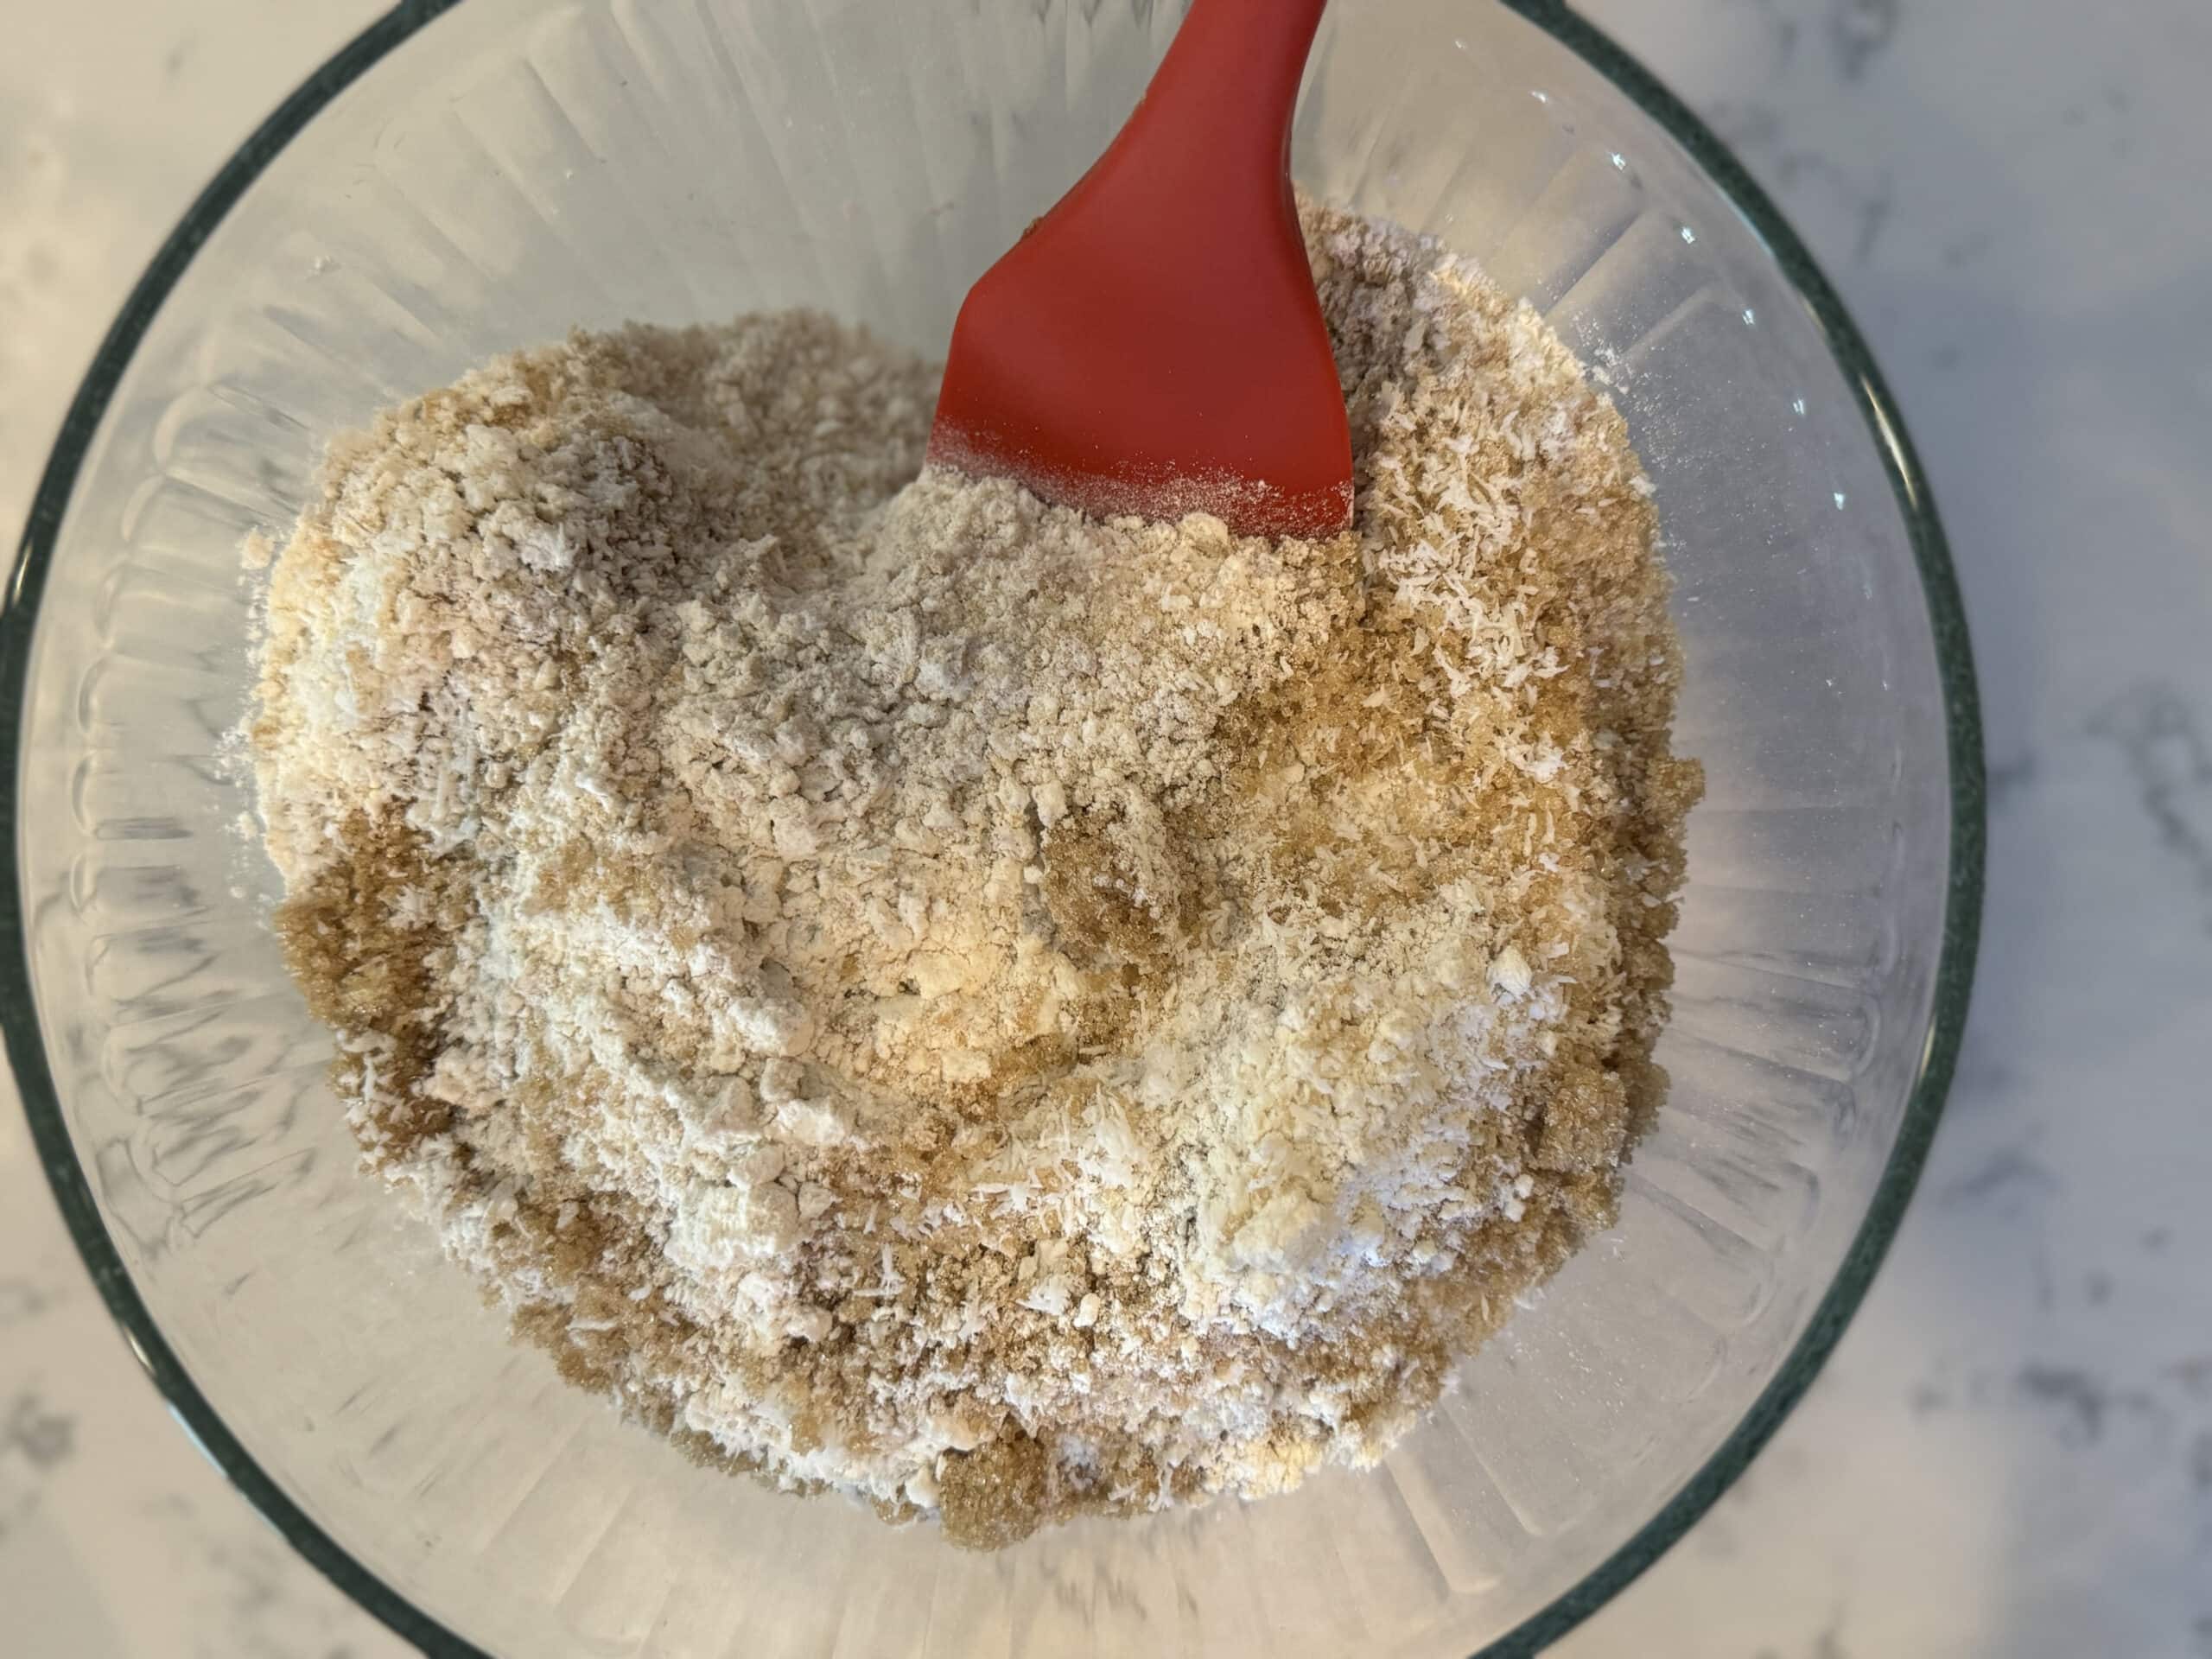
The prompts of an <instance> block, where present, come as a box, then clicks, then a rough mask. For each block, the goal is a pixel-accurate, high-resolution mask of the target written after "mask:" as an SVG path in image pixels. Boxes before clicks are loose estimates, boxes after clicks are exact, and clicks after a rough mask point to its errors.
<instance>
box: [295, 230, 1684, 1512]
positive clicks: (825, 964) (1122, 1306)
mask: <svg viewBox="0 0 2212 1659" xmlns="http://www.w3.org/2000/svg"><path fill="white" fill-rule="evenodd" d="M1306 228H1307V234H1308V241H1309V245H1311V247H1312V250H1313V263H1314V269H1315V273H1316V277H1317V280H1318V283H1319V289H1320V292H1321V296H1322V300H1323V304H1324V308H1325V312H1326V314H1327V315H1328V318H1329V321H1330V324H1331V327H1332V332H1333V335H1334V339H1335V343H1336V348H1337V354H1338V362H1339V364H1340V365H1341V368H1342V372H1343V378H1344V388H1345V393H1346V397H1347V402H1348V405H1349V407H1350V410H1351V419H1352V427H1353V434H1354V440H1355V449H1356V454H1357V457H1358V474H1357V526H1356V529H1355V530H1354V531H1352V532H1351V533H1349V534H1347V535H1345V536H1343V537H1338V538H1336V539H1334V540H1332V541H1327V542H1318V543H1302V542H1295V541H1286V542H1280V543H1268V542H1265V541H1259V540H1250V539H1238V538H1236V537H1231V536H1230V534H1229V533H1228V532H1227V531H1225V530H1224V527H1223V526H1222V524H1220V523H1219V522H1218V521H1217V520H1214V519H1211V518H1205V517H1204V516H1193V517H1191V518H1185V519H1184V520H1183V521H1182V522H1181V523H1179V524H1147V523H1143V522H1139V521H1136V520H1114V521H1111V522H1100V521H1096V520H1092V519H1088V518H1084V517H1082V516H1080V515H1078V514H1076V513H1073V512H1068V511H1066V510H1064V509H1058V508H1054V507H1051V506H1048V505H1045V504H1043V503H1041V502H1039V500H1037V499H1034V498H1033V497H1031V496H1029V495H1028V494H1027V493H1024V492H1023V491H1021V490H1020V489H1019V488H1017V487H1015V486H1012V485H1010V484H1007V483H1005V482H1002V481H976V480H968V479H965V478H962V477H959V476H957V475H954V474H949V473H946V472H944V471H942V470H938V469H931V470H928V471H922V472H920V474H919V476H917V472H918V469H919V468H920V466H921V461H922V452H923V448H924V445H925V439H926V437H927V434H928V427H929V420H930V413H931V404H932V397H933V391H934V377H933V371H932V370H931V368H930V367H929V366H928V365H924V364H922V363H919V362H917V361H914V360H912V359H908V358H906V357H904V356H902V355H900V354H899V353H894V352H893V351H890V350H888V349H887V348H885V347H883V346H880V345H878V344H876V343H875V342H874V341H873V340H871V339H870V338H869V337H868V336H867V335H866V334H863V333H861V332H859V331H857V330H855V329H851V328H849V327H842V326H841V325H839V324H837V323H835V322H833V321H829V320H828V319H826V318H823V317H821V316H819V315H812V314H807V313H785V314H778V315H758V316H750V317H746V318H741V319H740V320H739V321H736V322H734V323H733V324H731V325H729V326H728V327H716V328H693V329H688V330H680V331H671V330H664V329H652V328H644V327H632V328H628V329H625V330H622V331H620V332H619V333H615V334H607V335H587V334H576V335H574V336H572V337H571V338H570V339H569V340H568V341H567V342H566V343H565V344H563V345H561V346H555V347H551V348H549V349H544V350H539V351H534V352H529V353H522V354H519V355H516V356H512V357H509V358H505V359H501V360H499V362H497V363H494V364H493V365H490V366H489V367H486V368H485V369H483V370H481V371H479V372H475V373H474V374H471V375H469V376H468V377H467V378H465V379H463V380H462V381H461V383H460V384H459V385H455V386H454V387H453V388H451V389H450V390H448V391H441V392H437V393H435V394H432V395H431V396H429V397H424V398H421V399H418V400H416V402H414V403H411V404H407V405H405V406H404V407H402V408H399V409H397V410H392V411H391V412H389V413H387V414H386V415H385V416H382V417H381V418H380V419H379V420H378V422H377V423H376V425H375V427H374V429H372V431H370V432H368V433H366V434H363V435H356V436H353V437H350V438H348V439H346V440H344V441H341V442H340V443H339V444H337V445H335V446H334V448H333V452H332V454H331V457H330V460H329V462H328V465H327V470H326V474H325V485H324V493H323V494H322V496H321V499H319V500H318V501H316V502H315V504H314V505H312V506H311V507H310V508H309V509H308V512H306V513H305V515H304V516H303V517H302V520H301V523H300V524H299V525H298V527H297V529H296V532H295V533H294V535H293V537H291V539H290V542H289V545H287V546H286V547H285V548H284V549H283V551H282V553H281V555H280V556H277V559H276V561H275V564H274V568H273V572H272V575H271V578H270V596H269V606H268V633H267V639H266V642H265V648H264V657H263V673H262V678H261V682H260V685H259V696H258V702H257V713H256V716H255V718H254V721H253V722H252V726H251V743H252V747H253V753H254V754H255V757H256V764H257V782H258V785H259V794H260V801H261V807H262V812H263V816H264V825H265V834H266V842H267V845H268V848H269V851H270V855H271V856H272V857H273V858H274V859H275V861H277V865H278V867H279V868H280V869H281V871H282V873H283V876H284V879H285V882H286V892H287V895H288V896H287V899H286V901H285V903H284V905H283V908H282V910H281V911H280V912H279V918H278V920H279V925H280V929H281V931H282V932H283V937H284V939H285V943H286V944H287V948H288V951H289V960H290V962H291V964H292V967H293V969H294V971H295V973H296V976H298V978H299V979H300V981H301V982H302V985H303V987H304V988H305V989H306V991H307V993H308V997H309V1000H310V1001H311V1004H312V1005H313V1007H315V1011H316V1013H317V1014H318V1015H319V1016H320V1017H321V1018H322V1019H323V1020H326V1021H327V1022H328V1023H329V1024H330V1025H331V1026H332V1027H334V1029H335V1030H336V1032H337V1033H339V1047H340V1059H339V1062H338V1066H337V1076H338V1079H339V1083H340V1088H341V1091H342V1093H343V1094H344V1095H345V1096H346V1098H347V1099H348V1101H349V1103H350V1105H351V1110H352V1114H353V1122H354V1124H355V1126H356V1128H357V1130H358V1132H359V1135H360V1138H361V1141H362V1143H363V1145H364V1147H365V1148H366V1151H367V1154H368V1157H369V1160H370V1161H371V1162H372V1164H373V1165H374V1166H375V1167H377V1168H378V1169H379V1170H381V1171H382V1172H383V1173H384V1174H385V1175H386V1176H387V1177H388V1178H390V1179H391V1180H392V1181H393V1182H394V1183H395V1184H397V1185H399V1186H401V1187H402V1188H404V1189H405V1190H407V1191H408V1192H411V1193H412V1194H413V1196H414V1198H415V1199H416V1202H418V1203H419V1204H420V1205H422V1206H423V1208H424V1209H425V1210H426V1211H427V1212H428V1213H429V1214H430V1215H431V1216H432V1217H435V1219H436V1220H437V1222H438V1223H439V1224H440V1225H441V1226H442V1228H443V1230H444V1233H445V1236H446V1238H447V1240H448V1244H449V1246H450V1248H451V1249H452V1250H453V1251H454V1254H455V1255H457V1256H458V1257H459V1258H460V1259H461V1261H463V1262H466V1263H467V1265H468V1266H469V1267H470V1268H473V1269H474V1271H475V1272H476V1273H477V1274H479V1275H480V1277H481V1278H482V1279H483V1281H485V1283H486V1285H487V1287H489V1288H490V1289H491V1290H492V1291H493V1293H494V1294H496V1295H497V1297H498V1298H499V1300H501V1302H502V1303H503V1304H504V1306H505V1307H506V1309H507V1310H508V1311H509V1313H510V1314H511V1315H512V1318H513V1319H514V1321H515V1323H516V1325H517V1327H518V1330H519V1331H520V1332H522V1333H523V1334H524V1335H525V1336H527V1337H528V1338H530V1339H531V1340H533V1341H535V1342H537V1343H539V1344H543V1346H544V1347H546V1348H547V1349H548V1350H549V1351H551V1352H552V1354H553V1355H554V1356H555V1357H556V1359H557V1360H558V1361H559V1363H561V1365H562V1367H563V1370H565V1371H566V1372H567V1374H569V1376H571V1377H573V1378H575V1380H577V1381H579V1382H581V1383H586V1384H588V1385H589V1386H591V1387H593V1388H594V1389H601V1390H605V1391H607V1392H608V1393H609V1394H611V1395H613V1397H615V1398H616V1399H617V1400H618V1401H619V1402H620V1403H621V1404H622V1405H623V1406H624V1408H626V1409H627V1410H629V1411H630V1412H632V1413H633V1414H636V1415H637V1416H639V1417H640V1418H641V1419H643V1420H644V1421H646V1422H648V1423H649V1424H651V1425H652V1426H653V1427H657V1428H658V1429H659V1430H661V1431H662V1432H664V1433H668V1434H669V1435H671V1436H672V1437H673V1438H675V1439H677V1440H678V1441H679V1442H681V1443H683V1444H684V1445H685V1446H688V1447H689V1448H690V1450H692V1451H693V1452H696V1454H698V1455H700V1456H702V1457H703V1458H708V1459H713V1460H716V1461H719V1462H723V1463H727V1464H729V1465H734V1466H739V1467H743V1468H747V1469H750V1470H753V1471H757V1472H759V1473H760V1474H761V1475H762V1476H764V1477H765V1478H769V1479H771V1480H772V1481H775V1482H777V1483H779V1484H783V1485H785V1486H789V1487H794V1488H813V1487H817V1486H820V1487H831V1488H836V1489H839V1490H842V1491H847V1492H850V1493H854V1494H857V1495H859V1496H861V1497H865V1498H868V1499H869V1500H872V1501H873V1502H874V1503H875V1504H876V1505H877V1506H878V1508H879V1509H880V1511H881V1512H882V1513H884V1514H885V1515H886V1516H887V1517H891V1518H905V1517H911V1516H914V1515H916V1514H920V1513H926V1514H933V1515H936V1516H940V1517H941V1518H942V1520H943V1522H944V1526H945V1528H946V1529H947V1531H948V1532H949V1533H950V1535H952V1536H954V1537H955V1538H956V1539H958V1540H960V1541H963V1542H968V1543H971V1544H976V1545H983V1546H988V1545H993V1544H998V1543H1003V1542H1006V1541H1010V1540H1012V1539H1014V1538H1017V1537H1019V1536H1020V1535H1023V1534H1024V1533H1026V1532H1027V1531H1028V1530H1030V1529H1032V1528H1033V1527H1034V1526H1036V1525H1037V1524H1038V1523H1039V1522H1040V1521H1044V1520H1046V1519H1049V1518H1052V1517H1054V1516H1060V1515H1064V1514H1067V1513H1071V1512H1074V1511H1077V1510H1150V1509H1154V1508H1158V1507H1161V1506H1165V1505H1168V1504H1172V1503H1184V1502H1193V1501H1198V1500H1202V1499H1204V1498H1205V1497H1209V1496H1211V1495H1213V1494H1216V1493H1220V1492H1236V1493H1243V1494H1246V1495H1259V1494H1264V1493H1269V1492H1276V1491H1284V1490H1287V1489H1288V1488H1290V1487H1292V1486H1294V1485H1296V1484H1298V1483H1299V1481H1300V1479H1302V1478H1303V1477H1304V1476H1305V1475H1306V1472H1307V1471H1309V1470H1311V1469H1313V1468H1314V1467H1315V1466H1317V1465H1320V1464H1322V1463H1325V1462H1329V1461H1337V1462H1343V1463H1348V1464H1353V1465H1361V1464H1365V1463H1368V1462H1370V1461H1372V1460H1373V1459H1376V1457H1378V1456H1379V1455H1381V1453H1382V1452H1383V1451H1384V1450H1385V1449H1387V1447H1388V1446H1389V1445H1390V1443H1391V1442H1392V1441H1393V1440H1395V1437H1396V1436H1398V1435H1399V1434H1400V1433H1402V1432H1403V1430H1404V1429H1405V1428H1406V1427H1408V1425H1409V1423H1410V1422H1411V1421H1413V1420H1414V1417H1415V1416H1416V1415H1417V1414H1419V1413H1420V1412H1421V1410H1422V1409H1424V1408H1426V1407H1427V1405H1428V1404H1430V1403H1431V1402H1433V1400H1434V1399H1435V1398H1436V1397H1437V1395H1438V1394H1439V1392H1440V1390H1441V1389H1443V1388H1444V1387H1445V1386H1446V1383H1447V1380H1448V1378H1449V1376H1450V1375H1451V1372H1452V1367H1453V1365H1454V1363H1455V1362H1456V1360H1457V1358H1458V1357H1460V1356H1462V1355H1464V1354H1465V1352H1466V1351H1468V1350H1469V1349H1470V1348H1471V1347H1472V1346H1473V1345H1474V1344H1476V1343H1478V1341H1479V1340H1480V1339H1481V1338H1482V1337H1483V1336H1484V1334H1485V1333H1486V1332H1488V1331H1489V1330H1490V1329H1491V1326H1492V1325H1494V1323H1495V1319H1494V1317H1493V1310H1495V1313H1496V1315H1497V1317H1502V1316H1503V1313H1504V1312H1505V1311H1506V1310H1507V1309H1509V1308H1510V1306H1512V1305H1513V1302H1514V1300H1515V1298H1516V1295H1519V1294H1522V1293H1524V1292H1525V1291H1527V1290H1528V1289H1529V1287H1532V1286H1533V1285H1535V1283H1536V1282H1538V1281H1541V1279H1542V1278H1543V1277H1544V1275H1546V1274H1548V1273H1549V1272H1550V1271H1551V1270H1552V1269H1553V1268H1554V1267H1555V1266H1556V1265H1557V1264H1558V1263H1559V1262H1560V1260H1562V1259H1563V1258H1564V1257H1565V1255H1567V1253H1568V1252H1569V1251H1571V1250H1572V1249H1573V1248H1574V1246H1575V1244H1576V1243H1578V1242H1579V1241H1580V1239H1581V1238H1582V1237H1584V1236H1586V1235H1587V1234H1588V1233H1589V1232H1590V1231H1591V1230H1592V1229H1596V1228H1601V1227H1603V1226H1604V1225H1605V1224H1607V1223H1608V1221H1609V1220H1610V1218H1611V1215H1612V1213H1613V1207H1614V1203H1615V1195H1616V1192H1617V1185H1618V1168H1619V1165H1620V1163H1621V1160H1622V1159H1623V1157H1624V1154H1625V1153H1626V1150H1627V1148H1628V1147H1629V1146H1630V1143H1631V1141H1632V1139H1633V1136H1634V1135H1635V1133H1636V1131H1637V1127H1638V1125H1639V1124H1640V1122H1642V1121H1643V1117H1644V1116H1646V1115H1647V1114H1648V1113H1649V1110H1650V1109H1651V1107H1652V1105H1653V1103H1655V1102H1656V1098H1657V1095H1658V1091H1659V1090H1660V1088H1661V1087H1662V1078H1661V1077H1660V1076H1659V1074H1658V1073H1657V1072H1656V1071H1655V1070H1654V1068H1653V1067H1652V1066H1651V1065H1650V1064H1649V1052H1650V1048H1651V1045H1652V1042H1653V1040H1654V1039H1655V1037H1656V1033H1657V1029H1658V1027H1659V1026H1660V1024H1661V1022H1662V1020H1663V1018H1664V1013H1665V1002H1664V997H1663V988H1664V986H1665V985H1666V983H1667V980H1668V965H1667V958H1666V955H1665V952H1664V950H1663V948H1662V944H1661V940H1662V938H1663V936H1664V933H1665V931H1666V930H1667V929H1668V927H1669V926H1670V925H1671V924H1672V920H1673V914H1674V912H1673V905H1672V896H1673V894H1674V892H1675V888H1676V887H1677V886H1678V885H1679V882H1680V879H1681V838H1680V829H1681V820H1682V817H1683V815H1684V813H1685V812H1686V811H1687V810H1688V806H1689V804H1690V802H1691V801H1692V799H1693V798H1694V796H1695V794H1696V792H1697V788H1698V780H1697V772H1696V769H1695V767H1694V765H1692V764H1690V763H1688V762H1683V761H1680V760H1674V759H1671V758H1670V757H1669V751H1668V741H1667V728H1668V722H1669V716H1670V713H1671V709H1672V705H1673V699H1674V694H1675V684H1676V681H1677V678H1678V673H1679V658H1678V652H1677V649H1676V645H1675V639H1674V636H1673V634H1672V632H1671V631H1670V629H1669V624H1668V621H1667V618H1666V613H1665V603H1664V601H1665V578H1664V576H1663V574H1662V570H1661V569H1660V567H1659V565H1658V564H1657V563H1656V559H1655V557H1654V556H1653V553H1652V531H1653V522H1652V515H1651V510H1650V507H1649V502H1648V499H1647V498H1648V495H1649V489H1648V486H1646V484H1645V482H1644V480H1643V475H1642V474H1641V472H1640V470H1639V468H1638V467H1637V461H1636V459H1635V456H1634V455H1633V454H1632V453H1631V451H1630V447H1629V444H1628V441H1627V436H1626V433H1625V430H1624V427H1623V425H1622V423H1621V421H1620V420H1619V418H1618V416H1617V415H1616V414H1615V413H1614V412H1613V410H1612V409H1611V406H1610V405H1609V404H1606V403H1605V401H1603V400H1602V399H1601V398H1599V397H1598V396H1596V395H1595V394H1593V393H1592V391H1590V390H1589V389H1588V387H1587V386H1586V385H1585V384H1584V382H1583V379H1582V377H1581V374H1580V370H1579V369H1578V367H1577V365H1576V363H1575V361H1574V359H1573V357H1572V355H1571V354H1570V353H1568V352H1567V350H1566V349H1565V348H1564V347H1563V346H1561V344H1560V342H1559V340H1557V339H1556V338H1554V335H1553V334H1551V333H1550V331H1549V330H1548V328H1547V327H1545V326H1544V325H1543V323H1542V322H1541V320H1540V319H1539V318H1538V317H1537V316H1536V315H1535V313H1533V312H1532V311H1530V310H1529V308H1526V307H1525V306H1516V305H1514V304H1513V303H1511V302H1509V301H1508V300H1507V299H1506V298H1505V297H1504V296H1503V295H1501V294H1500V293H1499V292H1498V291H1497V289H1495V288H1494V287H1492V286H1491V284H1490V283H1488V282H1487V281H1486V280H1484V278H1483V277H1481V276H1480V275H1479V273H1478V272H1477V271H1476V270H1473V269H1472V268H1471V267H1470V266H1468V265H1467V264H1465V263H1463V262H1460V261H1459V260H1456V259H1454V258H1453V257H1450V256H1449V255H1447V254H1446V252H1445V251H1443V250H1442V249H1440V248H1439V247H1438V246H1436V245H1433V244H1431V243H1427V242H1425V241H1421V240H1419V239H1416V238H1414V237H1413V236H1411V235H1410V234H1408V233H1407V232H1402V231H1400V230H1397V229H1395V228H1393V227H1390V226H1384V225H1381V224H1378V223H1374V222H1370V221H1366V220H1363V219H1357V218H1354V217H1351V216H1349V215H1346V214H1344V213H1337V212H1334V211H1332V210H1328V209H1323V208H1318V207H1308V208H1307V209H1306ZM263 556H264V557H265V556H266V551H265V550H264V552H263Z"/></svg>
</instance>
